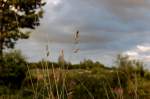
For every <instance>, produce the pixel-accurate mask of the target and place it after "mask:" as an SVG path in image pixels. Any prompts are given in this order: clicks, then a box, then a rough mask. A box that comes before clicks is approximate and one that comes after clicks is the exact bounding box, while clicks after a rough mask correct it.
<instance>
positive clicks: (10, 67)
mask: <svg viewBox="0 0 150 99" xmlns="http://www.w3.org/2000/svg"><path fill="white" fill-rule="evenodd" d="M26 71H27V69H26V61H25V58H24V56H23V55H22V54H21V52H20V51H11V52H9V53H4V56H3V61H2V64H1V65H0V84H2V85H6V86H8V87H10V88H20V87H21V84H22V81H23V80H24V78H25V76H26Z"/></svg>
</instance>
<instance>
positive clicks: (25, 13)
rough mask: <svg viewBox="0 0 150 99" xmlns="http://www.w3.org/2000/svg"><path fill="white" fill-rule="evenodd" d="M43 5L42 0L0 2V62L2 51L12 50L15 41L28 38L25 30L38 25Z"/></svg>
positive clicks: (0, 0) (6, 0) (1, 0)
mask: <svg viewBox="0 0 150 99" xmlns="http://www.w3.org/2000/svg"><path fill="white" fill-rule="evenodd" d="M44 5H45V2H42V0H0V60H2V59H3V50H4V49H6V48H14V46H15V44H16V41H17V40H19V39H27V38H28V37H29V32H27V31H25V29H35V27H36V26H39V25H40V22H39V19H40V18H42V15H43V10H42V6H44Z"/></svg>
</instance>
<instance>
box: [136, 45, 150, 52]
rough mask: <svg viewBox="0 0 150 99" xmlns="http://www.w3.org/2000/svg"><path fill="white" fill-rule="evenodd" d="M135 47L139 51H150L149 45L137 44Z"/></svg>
mask: <svg viewBox="0 0 150 99" xmlns="http://www.w3.org/2000/svg"><path fill="white" fill-rule="evenodd" d="M137 48H138V50H139V51H141V52H148V51H150V46H142V45H137Z"/></svg>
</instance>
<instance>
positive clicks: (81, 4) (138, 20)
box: [31, 0, 150, 59]
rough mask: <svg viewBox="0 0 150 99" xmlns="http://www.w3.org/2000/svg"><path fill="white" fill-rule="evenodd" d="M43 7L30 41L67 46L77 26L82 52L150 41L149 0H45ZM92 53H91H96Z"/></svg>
mask: <svg viewBox="0 0 150 99" xmlns="http://www.w3.org/2000/svg"><path fill="white" fill-rule="evenodd" d="M54 1H55V2H54ZM44 9H45V15H44V18H43V19H42V20H41V26H40V27H38V29H37V30H36V31H34V33H33V34H32V36H31V39H32V42H36V43H46V42H47V41H52V42H53V43H56V44H59V45H58V46H60V47H64V46H70V44H72V43H73V42H74V38H73V37H74V34H75V32H76V30H79V31H80V44H79V45H78V47H79V48H80V49H81V52H83V53H84V52H86V51H88V55H89V56H91V54H90V52H91V53H93V52H94V51H95V50H98V52H99V53H100V54H99V56H105V55H106V54H107V53H115V54H116V53H120V52H124V51H127V50H129V49H132V48H134V47H135V46H137V45H140V44H144V43H150V40H149V39H148V37H149V35H150V14H149V11H150V2H149V1H148V0H48V3H47V5H46V7H45V8H44ZM37 47H38V46H37ZM55 47H56V46H55ZM104 53H105V55H104ZM95 54H96V53H95ZM95 54H93V57H98V56H97V54H96V55H95ZM108 56H109V55H108ZM82 57H83V56H82ZM94 59H95V58H94Z"/></svg>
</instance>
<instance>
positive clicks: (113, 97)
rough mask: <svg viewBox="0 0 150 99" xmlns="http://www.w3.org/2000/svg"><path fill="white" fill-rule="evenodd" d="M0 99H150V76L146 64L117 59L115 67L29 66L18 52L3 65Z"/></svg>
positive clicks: (83, 64)
mask: <svg viewBox="0 0 150 99" xmlns="http://www.w3.org/2000/svg"><path fill="white" fill-rule="evenodd" d="M0 68H1V69H0V99H149V98H150V72H149V71H148V70H146V69H145V68H144V63H142V62H140V61H138V60H130V59H129V58H128V57H127V56H118V57H117V61H116V66H113V67H111V68H110V67H107V66H105V65H103V64H101V63H100V62H93V61H91V60H84V61H83V62H81V63H80V64H71V63H67V62H65V63H64V64H60V63H55V62H49V61H44V60H43V61H40V62H37V63H28V62H26V60H25V58H24V57H23V56H22V54H21V53H20V52H18V51H14V52H10V53H5V54H4V60H3V62H2V63H1V64H0Z"/></svg>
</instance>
